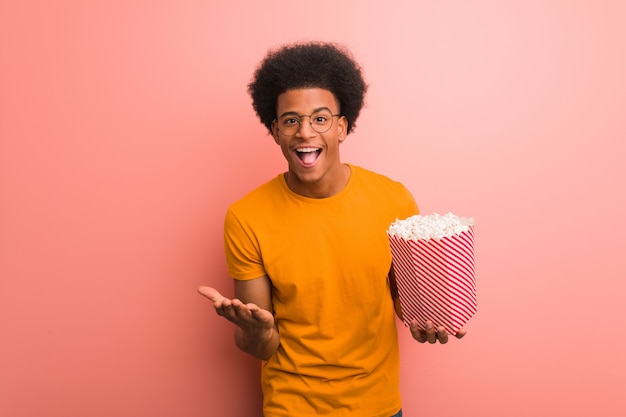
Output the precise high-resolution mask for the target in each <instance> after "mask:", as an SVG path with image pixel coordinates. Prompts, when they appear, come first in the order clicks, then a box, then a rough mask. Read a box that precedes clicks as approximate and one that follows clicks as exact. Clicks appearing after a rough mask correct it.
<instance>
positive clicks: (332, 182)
mask: <svg viewBox="0 0 626 417" xmlns="http://www.w3.org/2000/svg"><path fill="white" fill-rule="evenodd" d="M284 176H285V182H286V183H287V187H289V189H290V190H291V191H293V192H294V193H296V194H299V195H301V196H304V197H308V198H328V197H332V196H334V195H337V194H339V193H340V192H341V191H342V190H343V189H344V188H346V185H347V184H348V180H349V179H350V167H349V166H348V165H344V164H342V165H340V166H339V169H338V170H337V171H336V172H334V173H331V172H329V173H327V174H326V175H325V176H324V177H323V178H321V179H320V180H319V181H316V182H303V181H300V179H298V177H297V176H296V175H295V174H294V173H292V172H285V174H284Z"/></svg>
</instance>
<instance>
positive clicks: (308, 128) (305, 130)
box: [296, 116, 316, 137]
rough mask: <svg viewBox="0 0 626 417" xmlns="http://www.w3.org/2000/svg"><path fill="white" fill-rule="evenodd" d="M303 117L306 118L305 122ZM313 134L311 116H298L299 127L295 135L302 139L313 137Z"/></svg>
mask: <svg viewBox="0 0 626 417" xmlns="http://www.w3.org/2000/svg"><path fill="white" fill-rule="evenodd" d="M305 117H307V118H308V119H307V120H306V121H305V119H304V118H305ZM315 133H316V132H315V130H313V124H312V123H311V116H300V126H299V129H298V132H297V133H296V134H297V135H299V136H302V137H309V136H314V135H315Z"/></svg>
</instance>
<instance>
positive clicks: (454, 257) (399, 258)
mask: <svg viewBox="0 0 626 417" xmlns="http://www.w3.org/2000/svg"><path fill="white" fill-rule="evenodd" d="M388 236H389V243H390V245H391V253H392V256H393V270H394V274H395V277H396V283H397V286H398V293H399V296H400V306H401V307H402V316H403V322H404V324H405V325H407V326H408V325H409V323H410V322H411V321H412V320H413V319H415V320H417V322H418V325H419V328H421V329H424V328H425V327H424V323H425V322H426V320H431V321H432V322H433V323H434V325H435V327H438V326H443V327H445V328H446V330H447V331H448V333H450V334H456V332H457V331H458V330H459V329H461V328H462V327H463V326H464V325H465V324H466V323H467V322H468V321H469V319H470V318H471V317H472V316H473V315H474V314H475V313H476V310H477V302H476V272H475V269H476V268H475V263H474V227H473V226H469V230H468V231H465V232H461V233H460V234H458V235H454V236H450V237H443V238H441V239H427V240H423V239H418V240H413V239H405V238H402V237H400V236H396V235H388Z"/></svg>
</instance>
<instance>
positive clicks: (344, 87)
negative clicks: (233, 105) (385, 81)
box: [248, 42, 367, 133]
mask: <svg viewBox="0 0 626 417" xmlns="http://www.w3.org/2000/svg"><path fill="white" fill-rule="evenodd" d="M299 88H323V89H325V90H328V91H330V92H331V93H333V94H334V96H335V98H336V99H337V101H338V102H339V111H340V113H341V114H342V115H343V116H345V117H346V119H347V120H348V129H347V133H350V132H351V131H352V130H353V129H354V127H355V122H356V119H357V117H358V116H359V113H360V112H361V108H362V107H363V103H364V97H365V92H366V91H367V84H366V83H365V81H364V79H363V74H362V71H361V67H360V66H359V64H357V63H356V61H355V60H354V58H353V56H352V53H351V52H350V51H349V50H348V49H346V48H345V47H343V46H341V45H339V44H336V43H330V42H307V43H293V44H288V45H284V46H282V47H279V48H278V49H273V50H270V51H269V52H268V54H267V55H266V56H265V58H264V59H263V60H262V61H261V63H260V64H259V66H258V67H257V69H256V71H255V73H254V77H253V79H252V82H250V84H249V85H248V93H249V94H250V96H251V97H252V107H253V108H254V110H255V112H256V114H257V116H259V119H260V120H261V123H263V124H264V125H265V127H267V129H268V130H269V131H270V133H271V131H272V121H273V120H274V119H275V118H276V107H277V102H278V96H279V95H281V94H282V93H284V92H285V91H287V90H292V89H299Z"/></svg>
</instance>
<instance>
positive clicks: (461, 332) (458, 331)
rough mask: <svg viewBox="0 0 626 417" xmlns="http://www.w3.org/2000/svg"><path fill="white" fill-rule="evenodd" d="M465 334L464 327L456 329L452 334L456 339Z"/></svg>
mask: <svg viewBox="0 0 626 417" xmlns="http://www.w3.org/2000/svg"><path fill="white" fill-rule="evenodd" d="M466 334H467V330H465V329H459V330H457V332H456V334H455V335H454V336H455V337H456V338H457V339H460V338H462V337H463V336H465V335H466Z"/></svg>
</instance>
